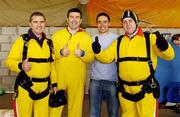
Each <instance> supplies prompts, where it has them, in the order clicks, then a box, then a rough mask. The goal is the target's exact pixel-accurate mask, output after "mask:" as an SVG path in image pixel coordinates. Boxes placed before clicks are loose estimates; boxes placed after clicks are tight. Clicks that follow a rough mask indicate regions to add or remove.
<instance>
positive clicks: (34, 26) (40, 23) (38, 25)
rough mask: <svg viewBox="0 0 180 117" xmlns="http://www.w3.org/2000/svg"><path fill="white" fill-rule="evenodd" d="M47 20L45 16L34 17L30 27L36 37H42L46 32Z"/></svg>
mask: <svg viewBox="0 0 180 117" xmlns="http://www.w3.org/2000/svg"><path fill="white" fill-rule="evenodd" d="M45 24H46V21H45V18H44V17H43V16H32V18H31V21H30V22H29V26H30V28H31V30H32V32H33V33H35V34H36V36H38V37H41V36H42V33H43V32H44V30H45Z"/></svg>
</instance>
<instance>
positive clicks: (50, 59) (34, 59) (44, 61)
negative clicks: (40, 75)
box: [28, 56, 54, 63]
mask: <svg viewBox="0 0 180 117" xmlns="http://www.w3.org/2000/svg"><path fill="white" fill-rule="evenodd" d="M28 61H29V62H36V63H47V62H53V61H54V60H53V59H52V56H50V57H49V58H29V59H28Z"/></svg>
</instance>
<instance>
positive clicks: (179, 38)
mask: <svg viewBox="0 0 180 117" xmlns="http://www.w3.org/2000/svg"><path fill="white" fill-rule="evenodd" d="M173 43H174V44H175V45H176V46H180V37H178V38H177V39H175V40H174V41H173Z"/></svg>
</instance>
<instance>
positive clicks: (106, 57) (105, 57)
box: [95, 40, 117, 63]
mask: <svg viewBox="0 0 180 117" xmlns="http://www.w3.org/2000/svg"><path fill="white" fill-rule="evenodd" d="M116 46H117V40H114V41H113V42H112V44H111V45H110V46H109V47H108V48H107V49H106V50H102V49H101V52H100V53H99V54H95V57H96V59H98V60H99V61H101V62H102V63H111V62H112V61H113V60H115V59H116V57H117V53H116V52H117V51H116Z"/></svg>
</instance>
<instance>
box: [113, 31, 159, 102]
mask: <svg viewBox="0 0 180 117" xmlns="http://www.w3.org/2000/svg"><path fill="white" fill-rule="evenodd" d="M144 35H145V39H146V52H147V57H123V58H120V57H119V47H120V43H121V39H122V38H123V37H124V35H122V36H120V37H119V38H118V42H117V63H116V64H117V72H118V74H119V63H120V62H126V61H138V62H148V66H149V69H150V75H149V76H148V77H147V79H145V80H141V81H132V82H128V81H125V80H122V79H121V78H120V77H119V78H118V83H117V85H116V86H117V90H118V91H119V92H121V93H122V97H124V98H126V99H128V100H130V101H134V102H137V101H139V100H141V99H143V98H144V95H145V93H153V95H154V97H155V98H159V92H160V91H159V83H158V81H157V80H156V79H155V76H154V73H155V71H154V68H153V65H152V61H151V57H150V39H149V35H150V33H145V32H144ZM123 85H128V86H140V85H143V86H142V88H141V91H140V92H138V93H136V94H130V93H128V92H126V91H125V89H124V86H123Z"/></svg>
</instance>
